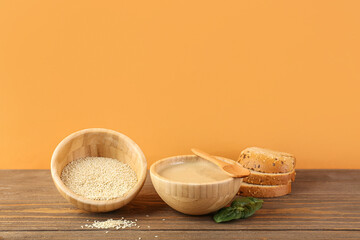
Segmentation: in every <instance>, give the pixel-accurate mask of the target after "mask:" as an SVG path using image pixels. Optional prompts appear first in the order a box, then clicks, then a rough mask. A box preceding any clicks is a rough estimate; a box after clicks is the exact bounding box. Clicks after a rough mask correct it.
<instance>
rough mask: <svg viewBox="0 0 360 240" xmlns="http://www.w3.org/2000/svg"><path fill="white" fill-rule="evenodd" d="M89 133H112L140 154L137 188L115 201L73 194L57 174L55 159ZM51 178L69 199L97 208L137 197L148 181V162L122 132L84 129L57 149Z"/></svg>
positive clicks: (53, 158) (104, 129) (52, 159)
mask: <svg viewBox="0 0 360 240" xmlns="http://www.w3.org/2000/svg"><path fill="white" fill-rule="evenodd" d="M89 132H94V133H96V132H99V133H111V134H114V135H117V136H119V137H120V138H122V139H124V140H125V141H126V142H129V143H130V145H132V146H133V147H134V148H135V149H136V150H137V151H138V152H139V154H140V158H141V160H142V163H143V168H142V170H141V172H140V174H139V175H140V179H139V178H138V181H137V183H136V184H135V186H134V187H133V188H132V189H130V191H128V192H127V193H125V194H124V195H123V196H121V197H117V198H114V199H110V200H93V199H89V198H86V197H83V196H81V195H79V194H76V193H75V192H73V191H72V190H71V189H70V188H68V187H67V186H66V185H65V184H64V183H63V181H62V180H61V178H60V176H59V174H58V173H57V167H56V164H55V158H56V156H57V155H58V152H59V151H60V150H61V149H62V147H63V146H65V145H66V144H67V143H68V142H69V141H71V140H72V139H74V138H76V137H78V136H81V135H83V134H85V133H89ZM50 169H51V176H52V178H53V181H54V183H55V185H56V186H57V187H58V188H60V189H61V191H63V192H64V193H65V194H66V195H68V196H69V197H71V198H73V199H76V200H77V201H79V202H82V203H85V204H89V205H97V206H104V205H108V204H116V203H119V202H121V201H123V200H126V199H128V198H129V196H133V195H136V194H137V193H138V192H139V191H140V190H141V188H142V186H143V185H144V182H145V180H146V175H147V161H146V158H145V155H144V153H143V152H142V150H141V149H140V147H139V146H138V145H137V144H136V143H135V142H134V141H133V140H132V139H131V138H129V137H128V136H126V135H125V134H122V133H120V132H117V131H115V130H111V129H106V128H86V129H82V130H79V131H76V132H73V133H71V134H70V135H68V136H66V137H65V138H64V139H63V140H62V141H61V142H60V143H59V144H58V145H57V146H56V148H55V150H54V152H53V154H52V156H51V167H50Z"/></svg>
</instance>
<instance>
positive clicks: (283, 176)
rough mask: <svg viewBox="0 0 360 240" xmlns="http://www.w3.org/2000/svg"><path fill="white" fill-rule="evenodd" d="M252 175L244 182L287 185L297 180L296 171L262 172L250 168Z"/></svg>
mask: <svg viewBox="0 0 360 240" xmlns="http://www.w3.org/2000/svg"><path fill="white" fill-rule="evenodd" d="M250 172H251V174H250V176H248V177H246V178H244V180H243V181H244V182H247V183H251V184H258V185H286V184H288V183H289V182H293V181H295V175H296V172H295V170H293V171H292V172H289V173H261V172H256V171H252V170H250Z"/></svg>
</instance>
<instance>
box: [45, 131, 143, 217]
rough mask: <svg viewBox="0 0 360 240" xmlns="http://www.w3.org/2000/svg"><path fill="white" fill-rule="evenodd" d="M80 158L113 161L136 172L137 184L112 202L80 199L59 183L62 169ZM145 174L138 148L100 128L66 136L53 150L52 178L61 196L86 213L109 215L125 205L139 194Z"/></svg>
mask: <svg viewBox="0 0 360 240" xmlns="http://www.w3.org/2000/svg"><path fill="white" fill-rule="evenodd" d="M83 157H109V158H115V159H118V160H119V161H121V162H123V163H127V164H129V166H130V167H131V168H132V169H133V170H134V171H135V172H136V175H137V179H138V182H137V183H136V185H135V186H134V187H133V188H132V189H131V190H130V191H129V192H127V193H126V194H125V195H124V196H122V197H119V198H115V199H112V200H92V199H88V198H85V197H83V196H80V195H78V194H76V193H74V192H73V191H71V190H70V189H69V188H68V187H66V186H65V185H64V183H63V182H62V181H61V178H60V176H61V172H62V170H63V168H64V167H65V166H66V165H67V164H68V163H69V162H71V161H73V160H76V159H79V158H83ZM146 173H147V162H146V159H145V156H144V154H143V152H142V151H141V149H140V148H139V146H138V145H137V144H136V143H135V142H134V141H132V140H131V139H130V138H128V137H127V136H125V135H123V134H121V133H118V132H116V131H113V130H108V129H103V128H91V129H84V130H81V131H78V132H75V133H73V134H71V135H69V136H67V137H66V138H65V139H64V140H62V141H61V142H60V143H59V145H58V146H57V147H56V149H55V151H54V153H53V155H52V158H51V175H52V178H53V180H54V183H55V186H56V188H57V189H58V190H59V192H60V193H61V195H62V196H63V197H64V198H65V199H66V200H68V201H69V202H71V203H72V204H74V205H75V206H77V207H78V208H81V209H84V210H86V211H89V212H109V211H113V210H115V209H118V208H121V207H123V206H125V205H126V204H128V203H129V202H130V201H131V200H132V199H133V198H134V197H135V196H136V195H137V194H138V193H139V191H140V190H141V188H142V186H143V185H144V182H145V179H146Z"/></svg>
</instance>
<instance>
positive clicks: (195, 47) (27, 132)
mask: <svg viewBox="0 0 360 240" xmlns="http://www.w3.org/2000/svg"><path fill="white" fill-rule="evenodd" d="M359 10H360V2H359V1H329V0H324V1H320V0H318V1H314V0H308V1H307V0H301V1H287V0H285V1H209V0H206V1H169V0H164V1H157V0H153V1H88V0H86V1H49V0H44V1H39V0H31V1H27V0H24V1H15V0H1V1H0V152H1V158H0V168H49V164H50V157H51V154H52V151H53V150H54V148H55V146H56V145H57V143H59V142H60V141H61V140H62V139H63V138H64V137H65V136H67V135H68V134H70V133H72V132H74V131H77V130H80V129H84V128H89V127H105V128H110V129H114V130H117V131H119V132H122V133H124V134H126V135H128V136H129V137H130V138H132V139H133V140H134V141H135V142H137V143H138V144H139V146H140V147H141V148H142V150H143V151H144V153H145V155H146V157H147V158H148V161H149V163H152V162H154V161H156V160H158V159H160V158H162V157H166V156H171V155H177V154H188V153H190V151H189V149H190V147H198V148H202V149H204V150H207V151H209V152H211V153H213V154H218V155H223V156H226V157H230V158H237V156H238V154H239V153H240V151H241V150H242V149H243V148H245V147H247V146H263V147H267V148H273V149H277V150H282V151H288V152H291V153H294V154H295V155H296V156H297V159H298V165H297V167H298V168H360V143H359V139H360V125H359V123H360V14H359Z"/></svg>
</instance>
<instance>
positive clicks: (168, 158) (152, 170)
mask: <svg viewBox="0 0 360 240" xmlns="http://www.w3.org/2000/svg"><path fill="white" fill-rule="evenodd" d="M179 157H184V158H185V157H198V156H197V155H194V154H188V155H176V156H171V157H166V158H162V159H160V160H158V161H156V162H154V163H153V164H152V165H151V167H150V176H151V177H156V178H158V179H159V180H161V181H164V182H167V183H171V184H183V185H191V186H196V185H218V184H227V183H230V182H232V181H235V180H236V179H237V178H233V177H230V176H229V178H227V179H224V180H219V181H213V182H205V183H186V182H180V181H174V180H170V179H168V178H165V177H163V176H161V175H160V174H159V173H158V172H156V171H155V167H156V165H158V164H160V163H163V162H166V161H170V160H172V159H174V158H179ZM215 157H216V158H220V159H221V160H224V161H225V162H230V161H231V163H233V162H235V163H236V164H240V163H238V162H236V161H234V160H232V159H229V158H225V157H220V156H215ZM241 179H242V178H241Z"/></svg>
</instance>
